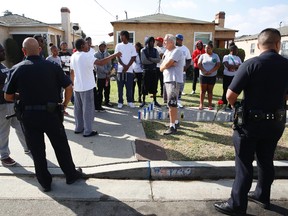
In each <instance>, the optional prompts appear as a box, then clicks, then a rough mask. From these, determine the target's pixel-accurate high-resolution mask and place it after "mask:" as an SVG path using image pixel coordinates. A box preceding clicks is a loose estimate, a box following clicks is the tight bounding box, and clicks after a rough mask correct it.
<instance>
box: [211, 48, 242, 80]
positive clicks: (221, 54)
mask: <svg viewBox="0 0 288 216" xmlns="http://www.w3.org/2000/svg"><path fill="white" fill-rule="evenodd" d="M213 52H214V53H216V54H217V55H218V56H219V58H220V62H221V66H220V68H219V69H218V73H217V77H223V70H224V65H223V64H222V61H223V57H224V56H225V55H228V54H229V53H230V51H229V49H224V48H215V49H213ZM238 56H239V57H240V59H241V61H242V62H243V61H244V59H245V51H244V50H243V49H238Z"/></svg>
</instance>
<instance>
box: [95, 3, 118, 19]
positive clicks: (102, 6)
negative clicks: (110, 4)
mask: <svg viewBox="0 0 288 216" xmlns="http://www.w3.org/2000/svg"><path fill="white" fill-rule="evenodd" d="M94 1H95V2H96V3H97V4H98V5H99V6H100V7H101V8H102V9H103V10H104V11H106V12H107V13H108V14H110V15H111V16H112V17H113V18H114V19H115V17H116V16H114V15H113V14H112V13H110V12H109V11H108V10H106V9H105V8H104V7H103V6H102V5H101V4H99V3H98V2H97V1H96V0H94Z"/></svg>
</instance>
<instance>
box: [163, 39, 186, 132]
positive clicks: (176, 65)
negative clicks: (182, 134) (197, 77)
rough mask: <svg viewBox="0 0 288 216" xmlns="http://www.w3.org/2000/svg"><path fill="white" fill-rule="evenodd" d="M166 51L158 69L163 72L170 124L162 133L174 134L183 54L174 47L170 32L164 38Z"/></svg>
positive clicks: (177, 123)
mask: <svg viewBox="0 0 288 216" xmlns="http://www.w3.org/2000/svg"><path fill="white" fill-rule="evenodd" d="M164 44H165V46H166V51H165V53H164V55H163V62H162V64H161V66H160V71H162V72H163V81H164V85H165V91H166V94H167V102H168V106H169V118H170V125H169V128H168V130H167V131H165V132H164V135H170V134H175V133H176V132H177V127H179V122H178V118H177V99H178V95H179V84H180V82H181V81H182V76H183V67H184V62H183V54H182V52H181V50H180V49H177V48H176V37H175V36H174V35H172V34H166V35H165V38H164Z"/></svg>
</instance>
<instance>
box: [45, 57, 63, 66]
mask: <svg viewBox="0 0 288 216" xmlns="http://www.w3.org/2000/svg"><path fill="white" fill-rule="evenodd" d="M46 60H47V61H50V62H54V63H56V64H58V65H59V66H60V67H62V64H61V59H60V57H59V56H56V57H54V56H52V55H49V56H48V57H47V58H46Z"/></svg>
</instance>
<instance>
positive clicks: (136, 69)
mask: <svg viewBox="0 0 288 216" xmlns="http://www.w3.org/2000/svg"><path fill="white" fill-rule="evenodd" d="M132 67H133V71H134V73H143V69H142V64H141V60H140V56H139V54H137V56H136V60H135V61H134V62H133V64H132Z"/></svg>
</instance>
